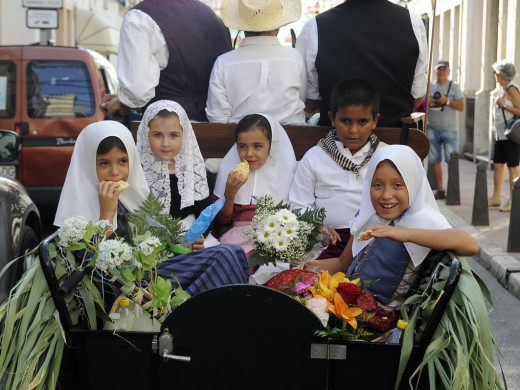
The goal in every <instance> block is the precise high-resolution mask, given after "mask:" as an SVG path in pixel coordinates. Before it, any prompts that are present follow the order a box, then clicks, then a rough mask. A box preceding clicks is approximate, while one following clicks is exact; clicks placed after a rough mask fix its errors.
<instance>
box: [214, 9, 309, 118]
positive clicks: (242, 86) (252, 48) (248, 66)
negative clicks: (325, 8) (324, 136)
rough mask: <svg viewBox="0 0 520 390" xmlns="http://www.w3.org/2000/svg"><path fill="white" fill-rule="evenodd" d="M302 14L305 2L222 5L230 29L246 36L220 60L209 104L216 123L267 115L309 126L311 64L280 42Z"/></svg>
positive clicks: (215, 68)
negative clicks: (306, 109)
mask: <svg viewBox="0 0 520 390" xmlns="http://www.w3.org/2000/svg"><path fill="white" fill-rule="evenodd" d="M300 14H301V2H300V0H269V1H266V2H264V3H261V4H260V3H258V2H254V1H252V0H223V1H222V19H223V21H224V24H225V25H226V26H228V27H230V28H234V29H237V30H243V31H245V36H246V37H245V39H244V40H243V41H242V43H241V44H240V46H239V47H238V49H236V50H234V51H230V52H228V53H225V54H222V55H220V56H219V57H218V58H217V60H216V61H215V64H214V66H213V70H212V72H211V77H210V82H209V90H208V100H207V105H206V114H207V116H208V120H209V121H210V122H216V123H238V122H239V121H240V120H241V119H242V118H243V117H244V116H245V115H248V114H251V113H255V112H263V113H266V114H269V115H270V116H271V117H272V118H273V119H274V120H275V121H277V122H280V123H281V124H305V115H304V111H303V109H304V105H305V104H304V100H305V84H306V75H305V65H304V63H303V59H302V57H301V55H300V54H299V53H298V51H297V50H295V49H293V48H292V47H285V46H282V45H281V44H280V41H279V40H278V38H277V37H276V36H277V34H278V31H279V29H280V27H282V26H284V25H286V24H289V23H291V22H294V21H296V20H298V19H299V17H300Z"/></svg>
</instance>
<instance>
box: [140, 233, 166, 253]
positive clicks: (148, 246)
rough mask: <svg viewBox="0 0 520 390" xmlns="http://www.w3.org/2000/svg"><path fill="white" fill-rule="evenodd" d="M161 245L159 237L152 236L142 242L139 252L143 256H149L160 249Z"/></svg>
mask: <svg viewBox="0 0 520 390" xmlns="http://www.w3.org/2000/svg"><path fill="white" fill-rule="evenodd" d="M160 245H161V241H160V240H159V239H158V238H157V237H155V236H151V237H148V238H147V239H145V240H143V241H141V242H140V243H139V245H138V247H139V250H140V251H141V252H142V253H143V255H146V256H149V255H151V254H152V253H153V251H154V250H155V248H157V247H159V246H160Z"/></svg>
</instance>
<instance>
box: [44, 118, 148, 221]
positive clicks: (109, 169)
mask: <svg viewBox="0 0 520 390" xmlns="http://www.w3.org/2000/svg"><path fill="white" fill-rule="evenodd" d="M119 180H124V181H127V182H129V183H130V187H129V188H127V189H125V190H123V189H122V188H121V186H120V184H119V183H118V181H119ZM149 192H150V190H149V188H148V185H147V184H146V179H145V177H144V173H143V170H142V169H141V162H140V160H139V156H138V155H137V151H136V149H135V144H134V139H133V138H132V134H131V133H130V131H128V129H127V128H126V127H124V126H123V125H122V124H121V123H119V122H114V121H102V122H96V123H93V124H90V125H88V126H87V127H85V128H84V129H83V131H82V132H81V133H80V135H79V136H78V139H77V141H76V145H75V146H74V152H73V153H72V158H71V161H70V165H69V169H68V172H67V177H66V178H65V184H64V185H63V189H62V191H61V196H60V201H59V203H58V210H57V212H56V217H55V219H54V224H55V225H56V226H61V225H62V224H63V221H64V220H65V219H66V218H69V217H76V216H83V217H85V218H86V219H87V220H88V221H93V222H97V221H99V220H101V219H107V220H109V221H110V222H112V224H113V226H114V228H116V227H117V226H118V225H120V226H122V225H123V224H122V223H119V224H118V217H122V215H121V214H124V213H125V212H133V211H135V210H137V209H138V208H139V206H141V204H142V202H143V201H144V200H145V199H146V197H147V196H148V194H149Z"/></svg>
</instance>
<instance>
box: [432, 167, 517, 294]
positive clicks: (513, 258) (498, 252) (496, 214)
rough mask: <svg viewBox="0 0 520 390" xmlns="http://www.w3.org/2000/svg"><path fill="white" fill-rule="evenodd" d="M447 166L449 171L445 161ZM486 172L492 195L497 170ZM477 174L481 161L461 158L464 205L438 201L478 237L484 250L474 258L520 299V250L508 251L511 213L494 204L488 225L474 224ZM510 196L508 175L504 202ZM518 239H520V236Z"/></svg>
mask: <svg viewBox="0 0 520 390" xmlns="http://www.w3.org/2000/svg"><path fill="white" fill-rule="evenodd" d="M443 168H444V169H445V170H446V164H444V163H443ZM506 171H507V169H506ZM486 174H487V184H488V185H487V191H488V196H491V193H492V191H493V171H492V170H490V169H488V170H487V171H486ZM444 175H445V176H444V178H445V181H446V180H447V177H448V176H447V172H446V171H445V172H444ZM476 175H477V163H475V162H473V161H470V160H467V159H462V158H461V159H460V160H459V185H460V205H456V206H452V205H450V206H447V205H446V201H445V200H438V201H437V204H438V205H439V208H440V210H441V212H442V213H443V214H444V216H445V217H446V218H447V219H448V221H449V222H450V223H451V224H452V225H453V226H454V227H456V228H459V229H462V230H465V231H467V232H468V233H470V234H471V235H473V237H475V239H476V240H477V242H478V243H479V246H480V250H479V253H478V254H477V255H476V256H474V258H475V259H476V260H477V261H478V262H479V263H480V264H482V266H483V267H484V268H485V269H487V270H488V271H489V273H490V274H491V275H493V276H494V277H495V278H496V279H497V281H498V282H499V283H500V284H501V285H502V286H504V288H505V289H506V290H508V291H509V292H510V293H511V294H512V295H514V296H515V297H517V298H518V299H520V252H507V246H508V245H507V244H508V239H509V237H508V235H509V218H510V213H504V212H501V211H499V209H498V207H490V208H489V209H488V213H489V225H488V226H473V225H471V221H472V215H473V198H474V196H475V181H476ZM507 199H509V182H508V179H507V175H506V178H505V182H504V185H503V186H502V203H505V201H506V200H507ZM516 239H520V237H517V238H516Z"/></svg>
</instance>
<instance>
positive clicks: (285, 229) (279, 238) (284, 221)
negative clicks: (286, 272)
mask: <svg viewBox="0 0 520 390" xmlns="http://www.w3.org/2000/svg"><path fill="white" fill-rule="evenodd" d="M299 229H300V222H299V221H298V219H297V218H296V216H295V215H294V214H293V213H292V212H291V211H290V210H287V209H282V210H278V211H277V212H276V213H275V214H273V215H268V216H266V217H265V219H264V221H262V223H261V224H260V227H259V229H258V232H257V236H256V239H257V240H258V242H260V243H262V244H264V245H265V246H266V248H273V249H274V250H276V251H277V252H281V251H284V250H286V249H287V247H288V246H289V245H290V243H291V242H292V241H293V240H294V239H295V238H296V237H297V236H298V231H299Z"/></svg>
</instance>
